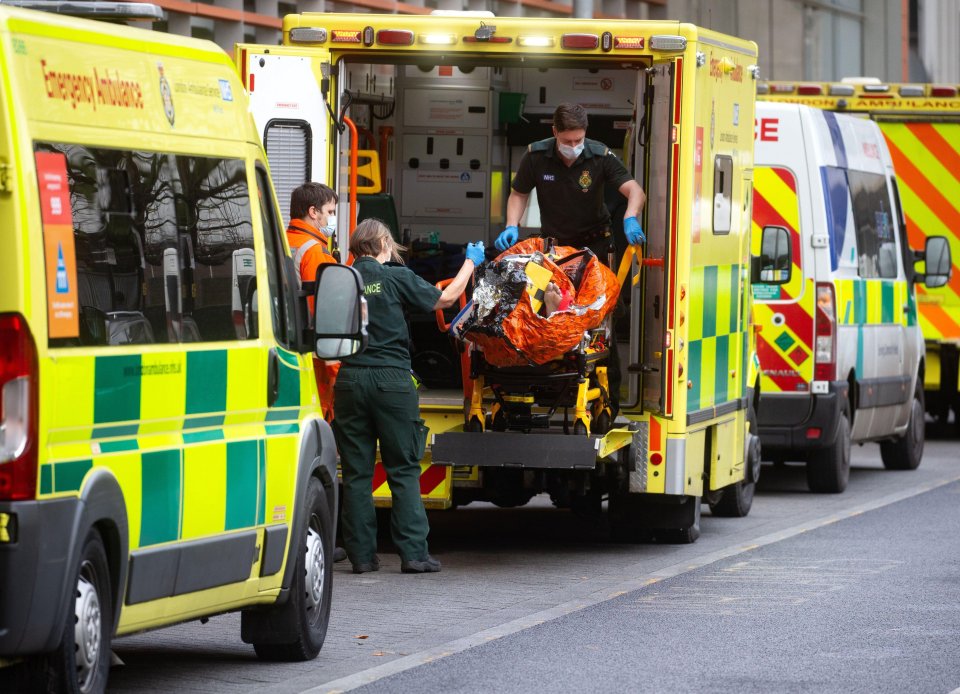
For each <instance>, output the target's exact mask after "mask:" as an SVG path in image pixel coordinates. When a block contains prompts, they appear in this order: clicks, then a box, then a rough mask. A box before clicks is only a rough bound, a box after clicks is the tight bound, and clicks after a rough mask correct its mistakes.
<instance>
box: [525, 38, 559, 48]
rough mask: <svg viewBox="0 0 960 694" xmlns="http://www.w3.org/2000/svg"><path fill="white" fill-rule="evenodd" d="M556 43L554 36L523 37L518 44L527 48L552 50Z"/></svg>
mask: <svg viewBox="0 0 960 694" xmlns="http://www.w3.org/2000/svg"><path fill="white" fill-rule="evenodd" d="M554 43H555V41H554V39H553V37H552V36H521V37H519V38H518V39H517V44H519V45H521V46H526V47H527V48H551V47H552V46H553V44H554Z"/></svg>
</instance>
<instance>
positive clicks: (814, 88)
mask: <svg viewBox="0 0 960 694" xmlns="http://www.w3.org/2000/svg"><path fill="white" fill-rule="evenodd" d="M797 94H800V95H802V96H820V95H821V94H823V87H821V86H820V85H819V84H798V85H797Z"/></svg>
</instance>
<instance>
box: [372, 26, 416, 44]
mask: <svg viewBox="0 0 960 694" xmlns="http://www.w3.org/2000/svg"><path fill="white" fill-rule="evenodd" d="M413 40H414V36H413V32H412V31H410V30H409V29H380V31H378V32H377V43H379V44H381V45H384V46H412V45H413Z"/></svg>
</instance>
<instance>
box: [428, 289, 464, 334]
mask: <svg viewBox="0 0 960 694" xmlns="http://www.w3.org/2000/svg"><path fill="white" fill-rule="evenodd" d="M455 279H456V277H450V278H449V279H445V280H440V281H439V282H437V284H436V285H435V286H436V288H437V289H439V290H440V291H441V292H442V291H443V290H444V289H446V287H447V285H448V284H450V283H451V282H453V281H454V280H455ZM466 306H467V294H466V292H463V293H461V294H460V309H461V310H463V309H464V308H466ZM436 314H437V327H438V328H440V332H442V333H445V332H447V331H448V330H450V324H449V323H447V322H446V319H445V318H444V316H443V309H442V308H438V309H437V310H436Z"/></svg>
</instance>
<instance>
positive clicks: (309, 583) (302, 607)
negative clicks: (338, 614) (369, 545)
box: [243, 477, 333, 662]
mask: <svg viewBox="0 0 960 694" xmlns="http://www.w3.org/2000/svg"><path fill="white" fill-rule="evenodd" d="M304 502H305V506H304V508H306V509H308V515H307V516H306V518H305V519H304V522H303V525H302V526H301V527H300V528H298V529H297V533H298V535H297V536H295V538H294V540H293V541H292V542H291V543H290V549H291V551H293V550H295V551H296V553H297V554H296V558H295V561H296V564H295V566H294V573H293V582H292V584H291V586H290V597H289V598H288V599H287V601H286V602H285V603H283V604H282V605H277V606H275V607H273V608H270V609H268V610H264V611H256V612H244V613H243V619H244V621H246V622H247V623H246V624H245V625H244V626H245V627H246V628H245V629H244V632H245V633H244V637H245V638H244V640H248V641H249V642H250V643H252V644H253V650H254V651H255V652H256V654H257V657H259V658H260V659H261V660H269V661H284V662H297V661H305V660H312V659H313V658H315V657H316V656H317V653H319V652H320V649H321V648H322V647H323V641H324V639H325V638H326V636H327V624H328V622H329V621H330V600H331V596H332V592H331V591H332V588H333V533H332V532H331V526H330V509H329V507H328V505H327V496H326V494H325V493H324V491H323V486H322V485H321V484H320V480H318V479H317V478H315V477H311V478H310V483H309V485H308V486H307V495H306V498H305V499H304ZM258 631H259V633H257V632H258ZM250 632H253V633H250ZM277 632H280V633H282V634H284V635H290V636H292V639H291V640H289V641H286V642H284V643H275V639H276V638H277V637H276V633H277Z"/></svg>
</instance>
